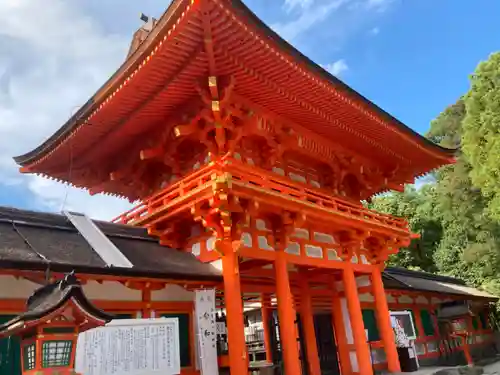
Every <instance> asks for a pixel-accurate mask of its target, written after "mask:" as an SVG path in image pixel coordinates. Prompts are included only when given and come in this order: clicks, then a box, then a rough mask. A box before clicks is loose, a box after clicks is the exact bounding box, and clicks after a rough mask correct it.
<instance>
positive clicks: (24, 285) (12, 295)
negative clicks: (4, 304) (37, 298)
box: [0, 276, 40, 299]
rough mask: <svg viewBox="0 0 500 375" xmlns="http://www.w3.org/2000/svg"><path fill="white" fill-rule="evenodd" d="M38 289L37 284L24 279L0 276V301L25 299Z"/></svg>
mask: <svg viewBox="0 0 500 375" xmlns="http://www.w3.org/2000/svg"><path fill="white" fill-rule="evenodd" d="M39 287H40V285H39V284H36V283H32V282H31V281H28V280H25V279H16V278H15V277H14V276H0V299H17V298H19V299H26V298H28V297H29V296H31V294H32V293H33V292H34V291H35V290H36V289H38V288H39Z"/></svg>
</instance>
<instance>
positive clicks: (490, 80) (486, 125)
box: [462, 53, 500, 220]
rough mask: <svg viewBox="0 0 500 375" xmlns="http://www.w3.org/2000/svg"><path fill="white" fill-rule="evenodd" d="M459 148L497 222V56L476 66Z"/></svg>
mask: <svg viewBox="0 0 500 375" xmlns="http://www.w3.org/2000/svg"><path fill="white" fill-rule="evenodd" d="M465 107H466V111H467V115H466V116H465V120H464V122H463V134H462V148H463V151H464V153H465V155H467V157H468V159H469V161H470V164H471V171H470V176H471V178H472V181H473V183H474V184H475V185H476V186H477V187H479V188H480V189H481V191H482V193H483V195H484V196H485V197H487V198H488V208H489V213H490V214H491V215H492V217H493V218H495V219H497V220H499V219H500V53H495V54H493V55H491V56H490V58H489V59H488V60H487V61H484V62H482V63H480V64H479V66H478V67H477V69H476V71H475V72H474V74H473V75H472V76H471V87H470V90H469V92H468V93H467V95H466V96H465Z"/></svg>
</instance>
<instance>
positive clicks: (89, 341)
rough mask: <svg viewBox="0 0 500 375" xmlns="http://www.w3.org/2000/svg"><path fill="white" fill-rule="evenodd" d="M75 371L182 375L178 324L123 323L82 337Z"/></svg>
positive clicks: (160, 321) (101, 374) (158, 321)
mask: <svg viewBox="0 0 500 375" xmlns="http://www.w3.org/2000/svg"><path fill="white" fill-rule="evenodd" d="M75 371H76V372H77V373H79V374H82V375H157V374H158V375H159V374H162V375H176V374H180V371H181V369H180V350H179V321H178V319H177V318H158V319H120V320H113V321H111V322H110V323H108V324H107V325H106V326H104V327H99V328H95V329H91V330H88V331H86V332H84V333H81V334H80V335H79V336H78V341H77V346H76V358H75Z"/></svg>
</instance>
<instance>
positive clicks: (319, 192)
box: [225, 161, 408, 230]
mask: <svg viewBox="0 0 500 375" xmlns="http://www.w3.org/2000/svg"><path fill="white" fill-rule="evenodd" d="M225 168H226V169H227V171H228V172H230V173H231V177H232V179H233V181H234V183H235V185H236V184H237V182H238V181H241V182H243V183H244V184H245V185H246V186H247V187H249V188H261V189H265V190H268V191H270V192H271V193H273V192H274V193H277V194H279V195H280V196H288V197H290V198H292V199H298V200H300V201H302V202H304V203H306V204H312V205H317V206H319V207H322V208H327V209H331V210H335V211H337V212H340V213H344V214H347V215H351V216H353V217H356V218H360V219H365V220H370V221H373V222H375V223H380V224H383V225H387V226H391V227H396V228H399V229H405V230H407V229H408V222H407V221H406V220H405V219H402V218H399V217H394V216H391V215H388V214H383V213H379V212H376V211H373V210H370V209H368V208H365V207H363V206H362V205H361V204H356V203H351V202H349V201H347V200H345V199H341V198H338V197H335V196H332V195H330V193H329V192H328V191H326V190H325V189H321V188H311V187H309V186H308V185H306V184H304V183H300V182H294V181H291V180H290V179H289V178H287V177H284V176H280V175H277V174H275V173H272V172H267V171H265V170H256V169H255V167H250V166H248V165H246V164H243V163H241V162H239V161H234V162H232V163H231V165H230V166H226V167H225Z"/></svg>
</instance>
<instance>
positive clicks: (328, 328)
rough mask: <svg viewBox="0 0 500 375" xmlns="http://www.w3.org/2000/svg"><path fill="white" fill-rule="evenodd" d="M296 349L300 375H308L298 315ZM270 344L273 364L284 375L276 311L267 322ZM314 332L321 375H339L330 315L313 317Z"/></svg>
mask: <svg viewBox="0 0 500 375" xmlns="http://www.w3.org/2000/svg"><path fill="white" fill-rule="evenodd" d="M295 323H296V324H297V332H298V337H297V341H298V347H299V358H300V362H301V365H302V375H309V366H308V364H307V355H306V350H307V346H306V345H307V343H306V339H305V336H304V331H303V329H302V324H301V321H300V315H298V314H297V320H296V321H295ZM268 324H269V328H270V333H271V334H270V336H271V337H270V344H271V348H272V351H271V352H272V356H273V362H274V364H275V365H276V366H277V367H278V369H279V372H277V373H279V374H280V375H284V374H285V372H284V365H283V360H282V353H281V343H280V331H279V320H278V314H277V312H276V311H273V314H271V316H270V318H269V321H268ZM314 330H315V333H316V343H317V347H318V355H319V360H320V368H321V375H340V370H339V361H338V353H337V344H336V341H335V333H334V329H333V324H332V315H331V314H328V313H318V314H315V315H314Z"/></svg>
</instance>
